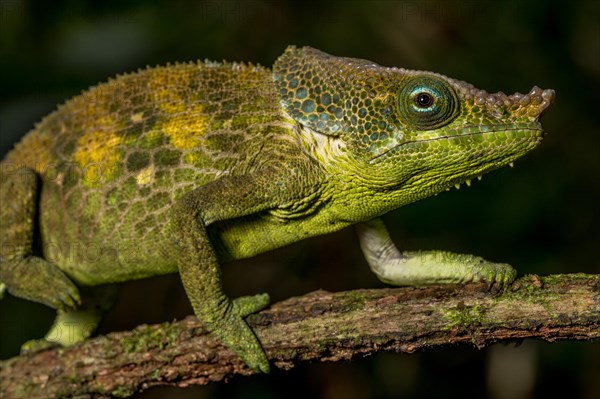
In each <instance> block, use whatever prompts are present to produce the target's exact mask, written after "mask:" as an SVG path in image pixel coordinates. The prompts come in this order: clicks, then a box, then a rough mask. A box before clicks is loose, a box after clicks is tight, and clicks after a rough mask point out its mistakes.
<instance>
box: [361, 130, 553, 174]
mask: <svg viewBox="0 0 600 399" xmlns="http://www.w3.org/2000/svg"><path fill="white" fill-rule="evenodd" d="M455 132H456V134H446V135H444V136H439V137H432V138H428V139H423V140H411V141H405V142H402V143H399V144H397V145H395V146H393V147H390V148H389V149H388V150H387V151H385V152H383V153H381V154H378V155H376V156H374V157H373V158H371V159H370V160H369V163H370V164H376V163H380V162H382V161H384V160H385V159H386V158H387V157H389V156H391V155H392V154H394V153H397V152H400V151H409V150H410V149H413V150H417V149H420V148H421V147H423V146H425V145H428V144H429V143H431V142H436V141H443V140H446V141H448V142H456V143H457V144H464V145H465V146H468V145H473V146H475V145H477V144H479V143H481V142H482V141H488V140H489V139H486V136H490V137H492V136H496V137H498V138H500V137H501V136H504V137H506V138H507V139H521V140H520V141H521V142H522V140H525V141H540V140H541V138H542V137H543V134H544V132H543V130H542V125H541V123H540V122H538V121H537V120H536V121H534V122H529V123H517V124H507V125H473V126H462V127H460V128H458V129H456V130H455ZM490 141H491V140H490ZM498 145H499V146H500V145H503V146H506V145H507V144H506V143H501V142H498Z"/></svg>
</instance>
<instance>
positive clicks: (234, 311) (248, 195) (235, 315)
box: [171, 172, 287, 373]
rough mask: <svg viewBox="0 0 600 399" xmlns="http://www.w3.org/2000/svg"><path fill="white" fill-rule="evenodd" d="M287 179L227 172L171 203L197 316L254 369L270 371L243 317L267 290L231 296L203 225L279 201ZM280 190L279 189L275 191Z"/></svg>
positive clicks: (188, 290) (261, 303) (261, 305)
mask: <svg viewBox="0 0 600 399" xmlns="http://www.w3.org/2000/svg"><path fill="white" fill-rule="evenodd" d="M286 184H287V183H285V182H280V184H277V178H276V177H275V176H272V175H271V174H270V173H269V172H264V173H262V174H260V175H254V176H228V177H224V178H221V179H219V180H216V181H213V182H211V183H209V184H207V185H204V186H201V187H198V188H197V189H195V190H194V191H192V192H190V193H188V194H186V195H185V196H184V197H182V198H181V199H180V201H179V202H178V203H177V205H176V208H175V209H174V218H175V220H174V221H175V223H174V225H173V227H174V230H173V231H172V232H171V233H172V234H174V237H175V239H176V243H177V245H176V246H177V248H178V251H179V252H178V255H177V256H178V268H179V274H180V275H181V280H182V282H183V286H184V288H185V290H186V293H187V296H188V298H189V299H190V302H191V304H192V307H193V309H194V313H195V314H196V316H197V317H198V319H199V320H200V322H201V323H202V324H203V325H204V326H205V327H206V328H208V329H209V330H210V331H211V332H213V333H215V334H216V335H217V336H218V337H219V338H220V339H221V341H222V342H223V343H224V344H225V345H226V346H227V347H229V348H230V349H231V350H233V351H234V352H235V353H236V354H237V355H238V356H240V357H241V358H242V359H243V360H244V362H245V363H246V364H247V365H248V366H249V367H250V368H252V369H254V370H256V371H262V372H265V373H267V372H269V362H268V360H267V357H266V355H265V353H264V351H263V349H262V347H261V345H260V343H259V342H258V339H257V338H256V336H255V335H254V333H253V332H252V330H251V329H250V327H248V325H247V324H246V322H245V321H244V319H243V318H244V317H245V316H247V315H249V314H251V313H254V312H257V311H259V310H260V309H262V308H264V307H266V306H267V305H268V303H269V297H268V295H267V294H260V295H254V296H247V297H241V298H237V299H234V300H231V299H229V298H228V297H227V296H226V295H225V293H224V292H223V288H222V284H221V272H220V267H219V263H218V259H217V255H216V253H215V249H214V247H213V245H212V243H211V242H210V240H209V237H208V235H207V232H206V226H207V225H209V224H211V223H213V222H216V221H219V220H226V219H232V218H237V217H241V216H244V215H249V214H252V213H255V212H259V211H261V210H264V209H267V208H273V207H276V206H277V203H278V200H280V199H281V198H282V197H283V196H285V188H284V187H285V186H286ZM278 191H279V194H278Z"/></svg>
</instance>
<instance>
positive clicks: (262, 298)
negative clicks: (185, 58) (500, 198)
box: [0, 47, 554, 372]
mask: <svg viewBox="0 0 600 399" xmlns="http://www.w3.org/2000/svg"><path fill="white" fill-rule="evenodd" d="M553 98H554V92H553V91H552V90H541V89H539V88H537V87H535V88H533V89H532V90H531V91H530V93H528V94H526V95H522V94H518V93H517V94H514V95H511V96H506V95H504V94H502V93H497V94H488V93H486V92H484V91H481V90H477V89H475V88H474V87H473V86H471V85H469V84H466V83H464V82H460V81H456V80H453V79H449V78H446V77H444V76H442V75H438V74H434V73H430V72H422V71H409V70H404V69H397V68H385V67H382V66H379V65H377V64H374V63H372V62H370V61H365V60H359V59H350V58H340V57H333V56H331V55H328V54H325V53H323V52H321V51H318V50H315V49H311V48H296V47H289V48H288V49H287V50H286V51H285V53H284V54H283V55H282V56H281V57H280V58H279V59H278V60H277V61H276V63H275V65H274V67H273V70H272V71H271V70H269V69H266V68H262V67H259V66H252V65H241V64H228V63H212V62H199V63H189V64H176V65H168V66H165V67H157V68H149V69H146V70H141V71H138V72H137V73H133V74H128V75H123V76H119V77H118V78H116V79H114V80H110V81H109V82H107V83H104V84H101V85H99V86H96V87H94V88H92V89H90V90H88V91H86V92H84V93H83V94H81V95H80V96H77V97H75V98H73V99H72V100H70V101H68V102H67V103H65V104H63V105H62V106H60V107H59V108H58V110H57V111H55V112H54V113H52V114H50V115H49V116H47V117H46V118H45V119H44V120H42V122H41V123H39V124H38V125H37V126H36V127H35V129H33V130H32V131H31V132H29V133H28V134H27V135H26V136H25V137H24V138H23V140H22V141H21V142H20V143H19V144H17V145H16V147H15V149H14V150H13V151H11V152H10V153H9V154H8V155H7V156H6V158H5V159H4V160H3V161H2V164H1V166H2V176H1V177H2V179H1V186H0V200H1V207H0V213H1V215H0V216H1V226H0V238H1V240H2V253H1V255H0V256H1V257H0V293H2V291H3V290H4V288H6V289H7V290H8V292H10V293H12V294H13V295H16V296H19V297H22V298H26V299H29V300H33V301H38V302H41V303H44V304H46V305H48V306H52V307H54V308H56V309H58V312H59V313H58V316H57V320H56V322H55V324H54V326H53V328H52V329H51V332H50V333H49V334H48V335H47V336H46V340H42V341H33V342H29V343H27V344H26V345H25V348H29V349H36V348H39V347H43V346H45V345H46V344H47V343H48V342H60V343H62V344H69V343H72V341H69V340H68V339H65V337H64V334H63V335H61V333H60V332H61V326H62V327H65V323H70V324H69V325H71V326H73V325H74V323H75V324H77V323H79V324H80V325H82V326H83V327H81V328H80V329H79V330H77V331H78V334H79V335H77V337H76V338H75V339H76V340H80V339H83V338H85V337H87V336H88V335H90V333H91V332H92V331H93V329H94V328H95V326H96V324H97V322H98V320H99V317H100V313H101V310H102V309H103V308H105V307H106V306H107V305H106V304H107V303H109V302H110V299H109V298H111V297H112V295H111V294H110V289H109V288H106V287H105V286H104V285H105V284H109V283H115V282H121V281H127V280H131V279H139V278H144V277H148V276H154V275H160V274H165V273H174V272H178V273H179V274H180V275H181V279H182V281H183V284H184V287H185V289H186V292H187V294H188V297H189V299H190V302H191V304H192V306H193V308H194V312H195V314H196V315H197V316H198V318H199V319H200V321H201V322H202V323H203V324H204V325H205V326H206V327H207V328H208V329H210V330H211V331H213V332H214V333H215V334H217V335H218V336H219V337H220V338H221V340H222V341H223V342H224V343H225V344H226V345H227V346H229V347H230V348H231V349H232V350H234V351H235V352H236V353H237V354H239V355H240V356H241V357H242V358H243V359H244V361H245V362H246V363H247V364H248V365H249V366H250V367H252V368H253V369H256V370H262V371H264V372H266V371H268V369H269V364H268V361H267V358H266V356H265V354H264V352H263V350H262V348H261V347H260V344H259V342H258V340H257V339H256V337H255V336H254V334H253V333H252V331H251V330H250V329H249V327H248V326H247V325H246V323H245V321H244V320H243V318H244V317H245V316H246V315H248V314H250V313H253V312H255V311H257V310H259V309H261V308H263V307H265V306H267V304H268V296H267V295H266V294H262V295H256V296H249V297H242V298H237V299H235V300H230V299H229V298H228V297H227V296H226V295H225V294H224V293H223V290H222V287H221V282H220V266H219V265H220V264H221V263H222V262H225V261H228V260H232V259H240V258H246V257H250V256H253V255H255V254H258V253H261V252H264V251H268V250H271V249H274V248H277V247H281V246H283V245H286V244H289V243H293V242H296V241H299V240H302V239H303V238H305V237H310V236H315V235H320V234H325V233H328V232H332V231H336V230H339V229H341V228H343V227H345V226H348V225H351V224H356V225H357V232H358V235H359V240H360V245H361V247H362V249H363V251H364V253H365V256H366V258H367V261H368V263H369V265H370V266H371V268H372V269H373V271H374V272H375V273H376V274H377V275H378V276H379V277H380V278H381V279H382V280H383V281H386V282H389V283H392V284H399V285H403V284H414V285H424V284H432V283H440V282H467V281H487V282H489V283H490V285H496V286H505V285H506V284H508V283H510V282H511V281H512V279H514V277H515V272H514V270H513V269H512V268H511V267H510V266H509V265H506V264H496V263H491V262H487V261H484V260H483V259H481V258H477V257H474V256H471V255H461V254H452V253H447V252H438V251H427V252H400V251H398V250H397V249H396V247H395V246H394V245H393V243H392V242H391V240H390V238H389V235H388V234H387V231H386V230H385V226H384V225H383V223H381V221H380V220H379V219H377V217H378V216H380V215H382V214H384V213H385V212H387V211H389V210H392V209H395V208H397V207H400V206H402V205H405V204H408V203H410V202H413V201H416V200H419V199H421V198H425V197H428V196H431V195H435V194H437V193H439V192H442V191H444V190H448V189H449V188H451V187H453V186H455V185H457V184H460V183H463V182H467V183H469V182H470V179H471V178H474V177H478V176H480V175H481V174H482V173H485V172H487V171H489V170H492V169H496V168H499V167H502V166H505V165H509V164H510V163H511V162H512V161H514V160H515V159H516V158H518V157H520V156H522V155H523V154H525V153H526V152H528V151H530V150H531V149H533V148H534V147H536V146H537V145H538V144H539V143H540V141H541V139H542V130H541V125H540V123H539V122H538V118H539V116H540V114H541V113H542V111H543V110H544V109H545V108H546V107H547V106H548V105H549V104H550V103H551V102H552V100H553ZM92 286H95V287H92ZM98 288H101V289H98ZM100 304H101V305H100ZM70 336H71V337H72V336H73V335H72V334H70Z"/></svg>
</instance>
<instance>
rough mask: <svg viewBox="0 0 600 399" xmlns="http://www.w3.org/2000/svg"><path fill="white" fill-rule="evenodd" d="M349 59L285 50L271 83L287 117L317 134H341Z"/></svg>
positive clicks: (291, 49) (301, 49)
mask: <svg viewBox="0 0 600 399" xmlns="http://www.w3.org/2000/svg"><path fill="white" fill-rule="evenodd" d="M349 60H350V59H348V58H341V57H334V56H331V55H329V54H326V53H324V52H322V51H319V50H316V49H313V48H310V47H303V48H296V47H295V46H290V47H288V48H287V49H286V50H285V53H283V55H281V56H280V57H279V58H278V59H277V60H276V61H275V64H274V66H273V80H274V82H275V85H276V87H277V89H278V90H279V95H280V99H281V104H282V106H283V107H284V108H285V110H286V111H287V112H288V113H289V114H290V116H291V117H292V118H294V119H295V120H296V121H298V122H299V123H301V124H302V125H304V126H307V127H309V128H311V129H313V130H316V131H318V132H319V133H323V134H327V135H332V136H338V135H340V134H341V132H342V126H343V124H344V108H345V101H346V99H345V98H344V93H346V92H347V84H346V81H345V77H344V75H345V73H344V72H346V71H344V70H345V69H348V68H347V67H348V65H347V63H348V61H349ZM344 66H345V67H346V68H344Z"/></svg>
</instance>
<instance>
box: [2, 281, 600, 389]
mask: <svg viewBox="0 0 600 399" xmlns="http://www.w3.org/2000/svg"><path fill="white" fill-rule="evenodd" d="M248 322H249V323H250V325H251V326H252V328H253V329H254V331H256V334H257V335H258V337H259V339H260V341H261V342H262V344H263V346H264V348H265V349H266V351H267V354H268V356H269V358H270V360H271V363H272V366H273V367H278V368H280V369H290V368H292V367H294V366H295V365H297V364H299V363H301V362H307V361H338V360H343V359H349V358H351V357H353V356H366V355H369V354H372V353H375V352H378V351H394V352H408V353H410V352H414V351H416V350H418V349H420V348H423V347H429V348H431V347H436V346H440V345H448V344H458V343H465V344H469V345H475V346H476V347H478V348H481V347H484V346H486V345H489V344H491V343H494V342H498V341H513V340H522V339H525V338H538V339H543V340H546V341H555V340H559V339H562V340H564V339H568V340H592V339H598V338H599V337H600V275H583V274H575V275H555V276H547V277H538V276H535V275H532V276H526V277H523V278H521V279H519V280H517V281H516V282H515V283H513V285H512V286H511V287H510V288H509V289H508V290H507V291H506V292H504V293H502V294H491V293H489V292H488V291H487V290H486V287H485V286H484V285H483V284H471V285H467V286H458V285H446V286H433V287H428V288H420V289H417V288H386V289H371V290H357V291H347V292H339V293H329V292H325V291H316V292H313V293H310V294H307V295H305V296H302V297H297V298H291V299H288V300H286V301H283V302H280V303H277V304H274V305H273V306H271V307H270V308H269V309H267V310H264V311H262V312H260V313H258V314H255V315H252V316H250V317H248ZM252 373H253V372H252V371H251V370H249V369H248V368H247V367H246V366H245V365H244V364H242V363H241V362H240V360H239V359H238V358H237V357H236V356H235V355H234V354H232V353H231V352H230V351H229V350H228V349H226V348H224V347H223V346H222V345H221V344H220V343H219V342H218V340H216V339H215V338H214V337H212V336H211V335H208V334H207V333H206V331H205V330H204V329H203V328H202V327H201V326H200V325H199V324H198V322H197V320H196V318H195V317H191V316H190V317H188V318H186V319H184V320H182V321H178V322H173V323H164V324H160V325H152V326H147V325H142V326H139V327H137V328H136V329H134V330H132V331H126V332H118V333H111V334H108V335H106V336H100V337H97V338H94V339H90V340H88V341H86V342H85V343H83V344H79V345H76V346H73V347H70V348H54V349H50V350H45V351H42V352H38V353H35V354H31V355H26V356H19V357H15V358H12V359H9V360H5V361H1V362H0V397H3V398H15V397H16V398H21V397H29V398H36V397H65V396H66V397H70V396H84V397H109V396H117V397H126V396H129V395H131V394H133V393H134V392H136V391H141V390H144V389H146V388H149V387H152V386H156V385H176V386H181V387H185V386H189V385H193V384H207V383H209V382H215V381H221V380H223V379H226V378H229V377H232V376H234V375H236V374H244V375H248V374H252Z"/></svg>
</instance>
